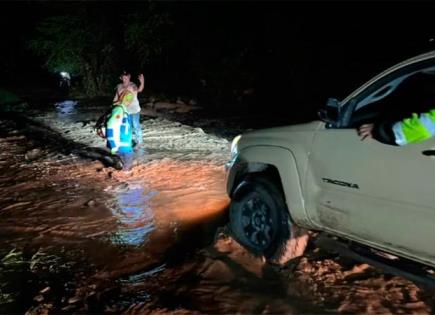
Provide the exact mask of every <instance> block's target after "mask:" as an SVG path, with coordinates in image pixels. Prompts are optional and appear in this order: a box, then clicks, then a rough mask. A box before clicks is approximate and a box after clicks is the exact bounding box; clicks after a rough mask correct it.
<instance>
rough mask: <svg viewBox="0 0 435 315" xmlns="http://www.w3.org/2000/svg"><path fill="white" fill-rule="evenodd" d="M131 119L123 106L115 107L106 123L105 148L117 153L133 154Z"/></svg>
mask: <svg viewBox="0 0 435 315" xmlns="http://www.w3.org/2000/svg"><path fill="white" fill-rule="evenodd" d="M131 126H132V123H131V117H130V115H129V114H128V112H127V109H126V108H125V106H124V105H122V104H120V105H116V106H114V107H113V109H112V114H111V116H110V118H109V120H108V121H107V131H106V137H107V147H108V148H109V149H111V150H112V149H115V150H114V151H116V152H119V153H128V152H133V147H132V146H133V143H132V128H131Z"/></svg>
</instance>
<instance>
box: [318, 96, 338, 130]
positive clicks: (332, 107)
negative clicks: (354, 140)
mask: <svg viewBox="0 0 435 315" xmlns="http://www.w3.org/2000/svg"><path fill="white" fill-rule="evenodd" d="M339 109H340V102H339V101H338V100H337V99H336V98H328V100H327V101H326V105H325V106H324V107H323V108H321V109H320V110H319V112H318V114H319V118H320V119H321V120H323V121H324V122H326V123H327V125H328V126H329V127H336V126H337V123H338V117H339Z"/></svg>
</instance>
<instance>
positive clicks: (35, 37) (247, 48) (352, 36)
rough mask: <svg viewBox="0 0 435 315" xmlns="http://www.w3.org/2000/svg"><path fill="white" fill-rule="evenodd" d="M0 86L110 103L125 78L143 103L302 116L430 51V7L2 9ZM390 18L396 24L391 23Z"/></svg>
mask: <svg viewBox="0 0 435 315" xmlns="http://www.w3.org/2000/svg"><path fill="white" fill-rule="evenodd" d="M1 6H2V10H0V12H1V13H0V15H1V19H0V23H1V26H0V27H1V30H2V42H3V43H4V44H5V43H6V45H2V49H1V51H0V58H1V59H2V61H3V62H2V63H1V66H0V67H1V69H0V71H1V73H3V76H2V77H1V81H2V82H1V83H2V85H3V86H6V87H9V86H12V87H15V88H22V89H29V88H37V87H43V86H49V85H51V86H55V84H56V74H57V73H58V72H59V71H69V72H70V73H71V74H72V76H73V80H72V82H73V87H74V88H75V90H76V92H79V93H80V94H82V95H86V96H90V97H95V96H101V95H111V94H112V92H113V87H114V84H115V83H116V82H117V75H118V73H119V72H120V70H121V69H123V68H128V69H130V70H131V71H132V74H133V77H132V78H133V80H136V76H137V74H138V73H140V72H143V73H144V74H145V76H146V79H147V82H146V87H147V90H146V94H147V95H154V96H157V97H159V96H162V95H163V96H165V97H167V98H169V99H172V100H175V99H176V98H177V97H179V98H181V99H182V100H184V101H188V100H191V99H193V100H195V101H196V102H198V103H199V104H200V105H201V106H203V107H208V108H213V109H218V110H220V109H222V111H226V110H227V109H228V108H231V109H235V108H236V109H237V108H239V109H242V110H245V109H249V110H250V111H252V110H255V109H260V110H261V109H264V108H267V109H268V110H274V109H276V110H280V111H284V112H286V113H294V114H296V115H297V114H299V115H302V116H303V115H309V114H311V113H312V112H313V111H314V110H315V109H316V108H317V107H318V106H320V105H321V104H323V103H324V102H325V100H326V98H327V97H337V98H339V99H340V98H343V97H344V96H346V95H347V94H348V93H350V92H351V91H352V90H353V89H354V88H356V87H357V86H359V85H360V84H362V83H363V82H365V81H366V80H368V79H369V78H370V77H371V76H372V75H374V74H376V73H377V72H379V71H380V70H383V69H384V68H385V67H388V66H390V65H393V64H394V63H396V62H398V61H401V60H403V59H404V58H407V57H410V56H413V55H415V54H418V53H421V52H425V51H428V50H430V49H431V45H432V43H433V39H432V37H435V32H433V31H434V30H435V29H434V28H435V24H434V23H433V22H432V20H433V18H432V16H431V14H432V12H433V9H435V5H433V4H431V3H430V2H396V3H392V2H365V3H363V2H355V1H353V2H352V3H348V2H344V1H343V2H324V1H321V2H312V1H311V2H247V1H240V2H226V1H225V2H210V1H205V2H153V1H146V2H145V1H144V2H83V1H81V2H40V1H36V2H32V1H27V2H18V3H13V2H9V3H8V2H3V3H2V4H1ZM393 11H394V14H393Z"/></svg>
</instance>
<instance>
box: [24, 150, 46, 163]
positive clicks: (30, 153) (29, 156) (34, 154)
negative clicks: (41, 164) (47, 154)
mask: <svg viewBox="0 0 435 315" xmlns="http://www.w3.org/2000/svg"><path fill="white" fill-rule="evenodd" d="M41 154H42V150H41V149H39V148H36V149H32V150H30V151H27V152H26V154H25V155H24V157H25V159H26V160H34V159H37V158H38V157H39V156H41Z"/></svg>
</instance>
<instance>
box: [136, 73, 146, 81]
mask: <svg viewBox="0 0 435 315" xmlns="http://www.w3.org/2000/svg"><path fill="white" fill-rule="evenodd" d="M137 78H138V79H139V82H140V83H144V82H145V77H144V76H143V74H142V73H141V74H139V76H138V77H137Z"/></svg>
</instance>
